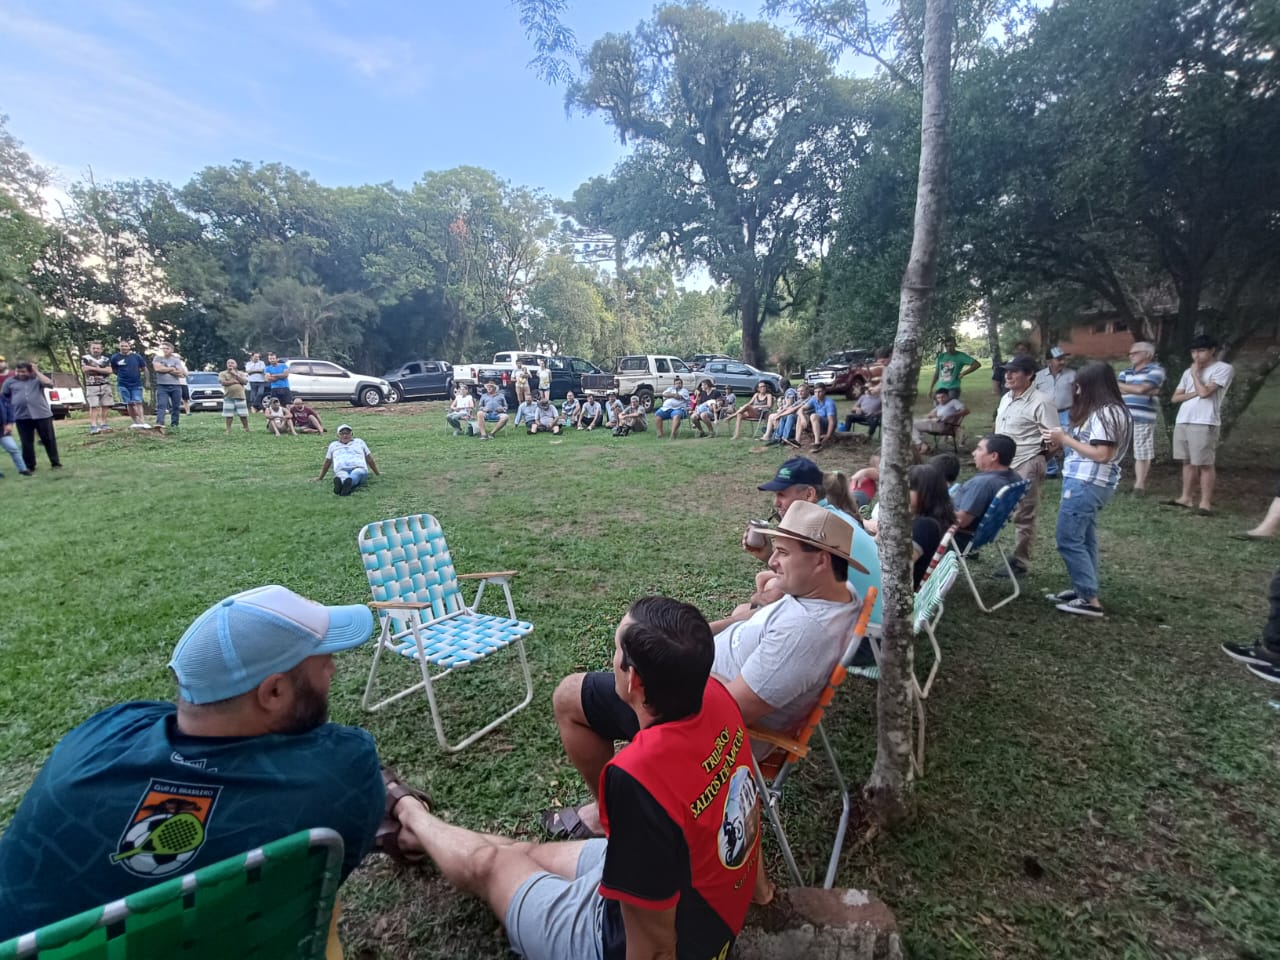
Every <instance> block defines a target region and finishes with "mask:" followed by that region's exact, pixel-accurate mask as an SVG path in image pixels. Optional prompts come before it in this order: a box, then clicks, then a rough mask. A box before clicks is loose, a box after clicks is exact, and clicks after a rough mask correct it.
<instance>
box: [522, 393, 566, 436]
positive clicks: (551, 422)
mask: <svg viewBox="0 0 1280 960" xmlns="http://www.w3.org/2000/svg"><path fill="white" fill-rule="evenodd" d="M562 423H563V418H562V417H561V416H560V411H558V410H557V409H556V405H555V404H554V403H552V402H551V401H550V400H539V401H538V405H537V408H536V409H535V410H534V414H533V419H532V420H531V421H529V432H530V433H554V434H558V433H559V432H560V426H561V424H562Z"/></svg>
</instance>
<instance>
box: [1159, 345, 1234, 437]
mask: <svg viewBox="0 0 1280 960" xmlns="http://www.w3.org/2000/svg"><path fill="white" fill-rule="evenodd" d="M1235 375H1236V371H1235V368H1234V367H1232V366H1231V364H1229V363H1224V362H1223V361H1221V360H1215V361H1214V362H1213V363H1211V364H1209V366H1207V367H1205V369H1204V372H1202V373H1201V374H1200V381H1201V382H1202V383H1206V384H1207V383H1216V384H1217V385H1218V389H1217V390H1215V391H1213V396H1211V397H1192V398H1191V399H1190V400H1183V401H1182V406H1180V407H1178V416H1177V418H1176V419H1175V420H1174V423H1201V424H1208V425H1209V426H1211V427H1217V426H1221V425H1222V398H1223V397H1224V396H1226V393H1227V388H1228V387H1230V386H1231V378H1232V377H1234V376H1235ZM1195 389H1196V385H1195V381H1194V380H1192V379H1191V371H1190V370H1184V371H1183V373H1182V379H1181V380H1179V381H1178V392H1179V393H1194V392H1195Z"/></svg>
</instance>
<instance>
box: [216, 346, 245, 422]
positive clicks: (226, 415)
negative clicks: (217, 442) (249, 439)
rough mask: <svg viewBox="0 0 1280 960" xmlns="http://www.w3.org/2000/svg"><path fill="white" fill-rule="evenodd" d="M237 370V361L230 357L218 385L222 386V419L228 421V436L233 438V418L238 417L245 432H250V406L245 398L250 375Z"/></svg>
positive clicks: (219, 377) (220, 374) (219, 376)
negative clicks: (245, 389)
mask: <svg viewBox="0 0 1280 960" xmlns="http://www.w3.org/2000/svg"><path fill="white" fill-rule="evenodd" d="M237 368H238V364H237V363H236V362H235V360H234V359H232V358H230V357H228V358H227V369H225V370H223V371H222V372H221V373H219V374H218V383H220V384H222V419H224V420H226V421H227V436H231V418H232V417H237V416H238V417H239V418H240V422H241V423H242V424H244V432H245V433H248V432H249V404H248V403H247V402H246V401H245V398H244V388H245V384H247V383H248V382H249V375H248V374H247V373H245V372H244V371H243V370H240V369H237Z"/></svg>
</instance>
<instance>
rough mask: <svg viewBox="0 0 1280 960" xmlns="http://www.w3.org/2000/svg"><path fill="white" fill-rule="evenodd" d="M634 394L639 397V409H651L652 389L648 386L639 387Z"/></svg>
mask: <svg viewBox="0 0 1280 960" xmlns="http://www.w3.org/2000/svg"><path fill="white" fill-rule="evenodd" d="M636 396H637V397H639V398H640V409H641V410H644V411H646V412H647V411H649V410H652V409H653V391H652V390H650V389H649V388H648V387H641V388H640V389H639V390H637V391H636Z"/></svg>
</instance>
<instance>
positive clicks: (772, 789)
mask: <svg viewBox="0 0 1280 960" xmlns="http://www.w3.org/2000/svg"><path fill="white" fill-rule="evenodd" d="M876 593H877V590H876V588H875V587H868V588H867V592H866V596H864V597H863V598H862V610H861V612H860V613H859V614H858V621H857V623H856V624H854V627H853V636H852V637H851V638H850V640H849V644H848V646H846V647H845V651H844V655H843V656H842V657H841V658H840V662H839V663H837V664H836V665H835V666H834V667H833V668H832V670H831V676H830V677H829V678H828V679H827V685H826V687H825V688H823V691H822V693H821V694H820V695H819V696H818V702H817V703H816V704H815V705H814V707H813V709H812V710H811V711H809V716H808V718H807V719H806V720H805V722H804V726H802V727H801V728H800V730H799V731H798V732H797V733H796V734H795V736H794V737H784V736H780V735H779V734H777V733H774V732H773V731H771V730H758V729H756V728H754V727H752V728H750V730H749V733H750V736H751V739H752V740H753V741H759V742H764V743H769V744H772V745H773V747H774V748H775V749H774V750H773V751H772V752H771V753H770V754H769V755H768V756H766V757H765V758H764V760H763V761H762V763H757V762H756V758H755V755H754V754H753V755H752V757H751V772H752V773H753V774H754V775H755V779H756V786H757V787H759V788H760V795H761V797H763V798H764V800H765V813H766V814H767V815H768V817H769V822H770V823H771V824H772V825H773V832H774V835H775V836H776V837H777V838H778V846H779V847H780V848H781V849H782V858H783V859H784V860H785V861H786V862H787V868H788V869H789V870H790V871H791V877H792V879H793V880H794V881H795V883H796V885H797V886H801V885H803V883H804V879H803V878H802V877H801V876H800V868H799V867H798V866H797V865H796V858H795V855H794V854H793V853H792V852H791V844H790V842H788V840H787V833H786V831H785V830H784V829H783V827H782V817H781V816H780V815H779V813H778V805H779V804H780V803H781V802H782V788H783V785H784V784H785V783H786V781H787V778H788V776H790V774H791V771H792V770H793V769H794V768H795V765H796V764H797V763H799V762H800V761H801V760H803V759H804V758H805V757H807V756H808V755H809V750H810V747H809V741H810V740H811V739H812V737H813V735H814V733H817V735H818V740H819V742H820V743H821V744H822V749H823V750H824V751H825V752H826V754H827V759H828V760H830V761H831V769H832V771H833V772H834V773H835V775H836V785H837V786H838V787H839V788H840V820H839V822H838V823H837V824H836V836H835V843H834V844H833V846H832V848H831V857H830V859H829V860H828V862H827V875H826V879H825V880H824V881H823V884H822V885H823V886H824V887H826V888H827V889H830V888H831V886H832V885H833V884H834V883H835V879H836V867H837V866H838V865H839V862H840V851H841V850H842V849H843V848H844V837H845V833H846V832H847V831H848V829H849V812H850V808H851V801H850V798H849V787H848V785H847V784H846V783H845V780H844V776H843V775H842V774H841V772H840V763H839V761H838V760H837V759H836V754H835V751H834V750H833V749H832V747H831V741H830V740H828V739H827V733H826V731H825V730H823V729H822V718H823V715H824V714H826V712H827V708H828V707H829V706H831V701H832V700H833V699H834V698H835V695H836V691H837V690H838V689H840V686H841V685H842V684H843V683H844V681H845V677H846V676H847V675H848V670H849V664H850V663H851V662H852V661H853V657H854V654H855V653H857V652H858V647H859V646H860V645H861V643H862V641H863V639H864V638H865V637H866V635H867V624H868V623H869V622H870V620H871V610H872V608H873V607H874V606H875V605H876ZM765 770H768V771H769V776H770V777H772V779H771V780H766V779H765V773H764V771H765Z"/></svg>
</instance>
